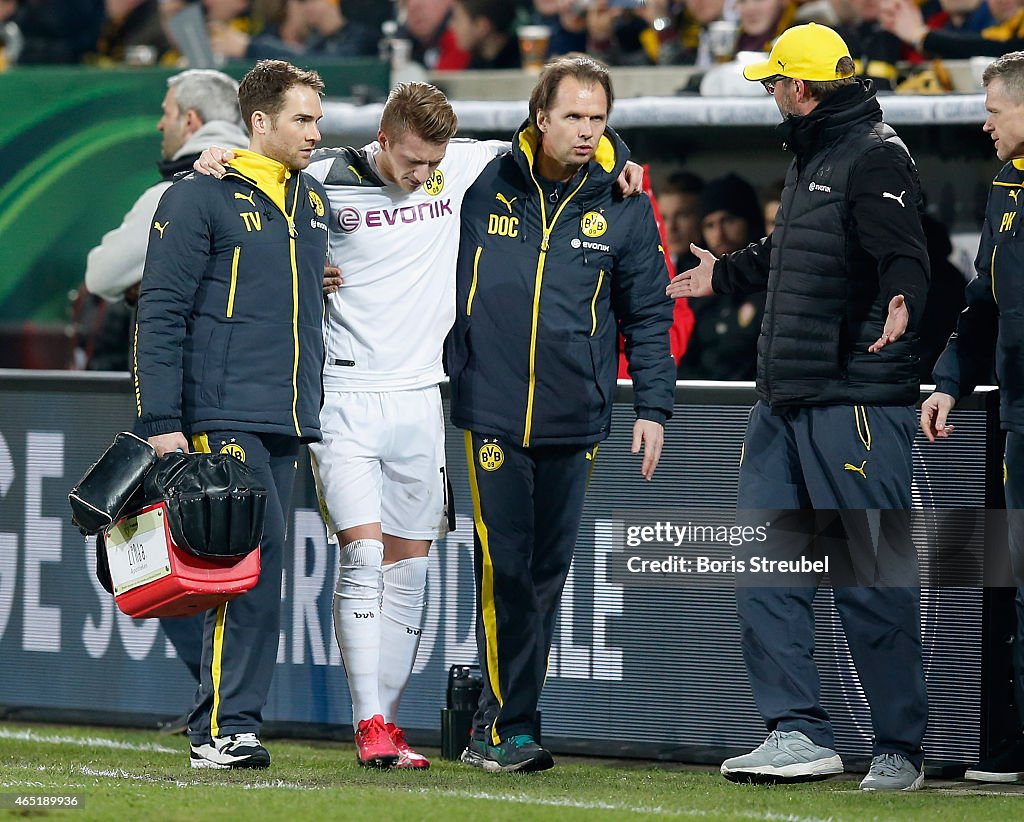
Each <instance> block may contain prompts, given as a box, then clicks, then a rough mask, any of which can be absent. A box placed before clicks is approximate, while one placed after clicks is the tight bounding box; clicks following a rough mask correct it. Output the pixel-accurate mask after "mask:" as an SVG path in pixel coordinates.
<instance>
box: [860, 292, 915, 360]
mask: <svg viewBox="0 0 1024 822" xmlns="http://www.w3.org/2000/svg"><path fill="white" fill-rule="evenodd" d="M909 321H910V312H909V311H907V305H906V299H905V298H904V297H903V295H902V294H897V295H896V296H895V297H893V298H892V299H891V300H889V314H888V316H887V317H886V318H885V325H884V326H883V328H882V336H881V337H879V338H878V339H877V340H875V341H874V342H873V343H872V344H871V345H870V346H868V353H870V354H877V353H878V352H879V351H881V350H882V349H883V348H885V347H886V346H887V345H888V344H889V343H894V342H896V340H898V339H899V338H900V337H902V336H903V335H904V334H905V333H906V331H907V323H908V322H909Z"/></svg>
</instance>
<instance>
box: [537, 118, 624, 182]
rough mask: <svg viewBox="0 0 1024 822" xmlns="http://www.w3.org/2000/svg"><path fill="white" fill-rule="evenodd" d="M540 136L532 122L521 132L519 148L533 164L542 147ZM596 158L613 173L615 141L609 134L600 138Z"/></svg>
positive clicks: (595, 153) (599, 163)
mask: <svg viewBox="0 0 1024 822" xmlns="http://www.w3.org/2000/svg"><path fill="white" fill-rule="evenodd" d="M539 137H540V135H538V134H537V129H536V128H535V127H534V126H533V124H532V123H531V124H530V125H528V126H527V127H526V128H524V129H522V130H521V131H520V132H519V148H520V150H521V151H522V152H523V154H524V155H526V159H527V161H528V162H529V164H530V165H531V166H532V165H533V164H534V161H535V159H536V156H537V150H538V149H539V148H540V139H539ZM594 160H596V161H597V164H598V165H599V166H601V168H603V169H604V170H605V171H606V172H607V173H608V174H611V173H612V171H613V170H614V169H615V143H613V142H612V141H611V139H610V138H609V137H608V135H607V134H602V135H601V139H600V140H598V142H597V150H596V151H595V152H594Z"/></svg>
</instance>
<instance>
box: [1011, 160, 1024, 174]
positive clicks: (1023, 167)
mask: <svg viewBox="0 0 1024 822" xmlns="http://www.w3.org/2000/svg"><path fill="white" fill-rule="evenodd" d="M1013 167H1014V168H1015V169H1017V171H1024V157H1021V158H1018V159H1016V160H1014V161H1013Z"/></svg>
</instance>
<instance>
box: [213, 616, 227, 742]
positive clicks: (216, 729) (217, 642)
mask: <svg viewBox="0 0 1024 822" xmlns="http://www.w3.org/2000/svg"><path fill="white" fill-rule="evenodd" d="M227 618H228V604H227V603H226V602H225V603H224V604H223V605H221V606H220V607H219V608H217V625H216V627H215V628H214V629H213V663H212V664H211V665H210V675H211V678H212V679H213V708H212V709H211V711H210V736H220V722H219V721H218V719H217V714H218V712H219V711H220V675H221V659H222V658H223V655H224V623H225V622H227Z"/></svg>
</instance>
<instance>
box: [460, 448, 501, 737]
mask: <svg viewBox="0 0 1024 822" xmlns="http://www.w3.org/2000/svg"><path fill="white" fill-rule="evenodd" d="M465 434H466V460H467V462H468V463H469V490H470V493H471V494H472V496H473V521H474V522H475V523H476V533H477V536H479V537H480V549H481V552H482V554H483V563H484V567H483V573H482V574H481V577H482V580H481V582H480V613H481V615H482V617H483V621H484V640H485V641H486V643H487V679H488V680H489V681H490V683H491V690H492V691H493V692H494V698H495V699H497V700H498V707H499V708H501V706H502V705H503V704H504V700H503V699H502V697H501V682H500V680H499V679H498V619H497V614H496V612H495V608H494V565H493V564H492V563H491V549H490V545H489V542H488V538H487V525H486V524H485V523H484V515H483V507H482V506H481V505H480V487H479V486H478V485H477V481H476V459H475V458H474V456H473V435H472V433H470V432H469V431H466V432H465ZM495 724H496V723H495ZM491 741H492V743H493V744H494V745H497V744H498V743H500V742H501V738H500V737H499V736H498V732H497V731H496V730H495V727H494V725H493V724H492V725H491Z"/></svg>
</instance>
